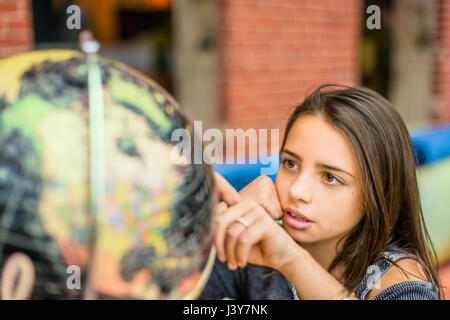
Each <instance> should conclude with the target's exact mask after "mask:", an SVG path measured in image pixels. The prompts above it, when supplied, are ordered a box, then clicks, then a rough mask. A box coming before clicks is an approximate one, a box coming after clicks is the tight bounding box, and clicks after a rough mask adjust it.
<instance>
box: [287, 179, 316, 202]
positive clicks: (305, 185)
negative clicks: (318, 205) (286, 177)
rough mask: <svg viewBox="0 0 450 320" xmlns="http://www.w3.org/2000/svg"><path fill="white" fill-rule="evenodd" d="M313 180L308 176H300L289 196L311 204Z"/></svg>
mask: <svg viewBox="0 0 450 320" xmlns="http://www.w3.org/2000/svg"><path fill="white" fill-rule="evenodd" d="M311 189H312V188H311V180H310V179H309V178H308V175H307V174H299V175H298V176H297V178H296V179H295V180H294V182H293V183H292V184H291V186H290V188H289V196H290V197H291V199H293V200H295V201H302V202H305V203H310V202H311V200H312V190H311Z"/></svg>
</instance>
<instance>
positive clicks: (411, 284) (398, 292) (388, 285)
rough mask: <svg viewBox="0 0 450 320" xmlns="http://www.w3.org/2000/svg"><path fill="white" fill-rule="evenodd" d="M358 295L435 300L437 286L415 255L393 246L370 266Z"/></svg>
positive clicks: (387, 298) (394, 298)
mask: <svg viewBox="0 0 450 320" xmlns="http://www.w3.org/2000/svg"><path fill="white" fill-rule="evenodd" d="M356 295H357V296H358V297H359V298H360V299H373V300H416V299H419V300H434V299H439V294H438V288H437V286H436V285H435V284H434V282H430V281H429V280H428V278H427V276H426V273H425V271H424V269H423V267H422V266H421V264H420V263H419V260H418V259H417V257H416V256H415V255H414V254H411V253H408V252H406V251H405V250H402V249H400V248H398V247H395V246H390V247H388V248H386V250H385V251H384V252H383V253H382V254H381V255H380V257H379V258H378V259H377V260H376V261H375V263H374V264H372V265H370V266H369V268H368V269H367V272H366V274H365V276H364V278H363V280H362V281H361V283H360V284H359V286H358V288H357V290H356Z"/></svg>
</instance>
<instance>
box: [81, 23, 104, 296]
mask: <svg viewBox="0 0 450 320" xmlns="http://www.w3.org/2000/svg"><path fill="white" fill-rule="evenodd" d="M80 47H81V50H83V52H84V53H85V54H86V60H87V76H88V96H89V146H90V187H91V188H90V189H91V190H90V191H91V192H90V214H91V223H92V224H91V225H92V226H93V227H92V228H91V230H92V236H93V237H94V239H95V236H96V225H97V223H96V222H97V219H98V218H99V216H100V215H102V214H104V213H105V130H104V129H105V125H104V119H105V113H104V101H103V86H102V78H101V70H100V67H99V65H98V63H97V57H96V54H97V53H98V51H99V49H100V44H99V43H98V42H97V41H96V40H95V39H94V38H93V37H92V34H91V33H90V32H89V31H83V32H82V33H81V35H80ZM94 239H91V240H94ZM93 243H94V242H93ZM87 283H89V279H88V282H87ZM85 292H86V295H85V298H86V299H93V298H95V294H94V293H93V292H92V291H91V290H89V286H88V288H86V291H85Z"/></svg>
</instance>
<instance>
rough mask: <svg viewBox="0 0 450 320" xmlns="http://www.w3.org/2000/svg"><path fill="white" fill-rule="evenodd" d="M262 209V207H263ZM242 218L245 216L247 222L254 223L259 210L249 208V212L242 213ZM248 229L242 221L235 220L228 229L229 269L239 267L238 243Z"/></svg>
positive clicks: (226, 245) (227, 256) (227, 251)
mask: <svg viewBox="0 0 450 320" xmlns="http://www.w3.org/2000/svg"><path fill="white" fill-rule="evenodd" d="M261 210H262V209H261ZM240 218H243V219H244V220H245V222H246V223H247V224H248V226H249V227H250V225H252V223H254V222H255V221H256V220H257V219H258V212H257V210H255V209H251V210H249V211H248V212H247V213H245V214H244V215H242V216H241V217H240ZM246 229H247V227H245V226H244V225H243V224H242V223H240V222H239V221H234V223H232V224H231V226H230V227H229V228H228V230H227V231H226V237H225V254H226V259H227V261H228V266H229V269H231V270H234V269H236V268H237V261H236V255H235V252H236V244H237V240H238V239H239V237H240V235H241V234H242V233H243V232H244V231H245V230H246Z"/></svg>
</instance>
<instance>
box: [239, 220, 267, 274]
mask: <svg viewBox="0 0 450 320" xmlns="http://www.w3.org/2000/svg"><path fill="white" fill-rule="evenodd" d="M265 228H267V221H264V219H263V218H259V219H257V220H256V221H254V223H253V224H252V225H251V226H250V227H249V228H248V229H246V230H244V232H242V233H241V234H240V237H239V239H238V243H237V245H236V251H235V257H236V258H235V259H236V263H237V265H238V266H239V267H241V268H243V267H245V266H246V265H247V263H248V262H249V261H250V262H259V263H261V262H262V259H263V257H262V256H261V251H260V249H259V248H257V247H255V246H257V245H258V243H259V242H260V241H261V239H262V238H263V234H264V230H265ZM250 254H253V256H250ZM255 255H258V256H255ZM255 259H256V261H254V260H255Z"/></svg>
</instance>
